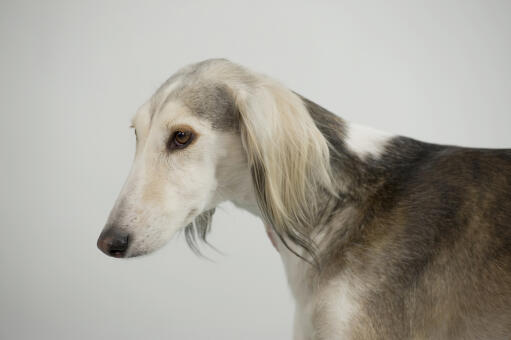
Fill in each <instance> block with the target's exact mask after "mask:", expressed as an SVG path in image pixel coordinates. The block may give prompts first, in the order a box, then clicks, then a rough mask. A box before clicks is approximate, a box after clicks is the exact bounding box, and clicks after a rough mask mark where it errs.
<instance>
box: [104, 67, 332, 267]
mask: <svg viewBox="0 0 511 340" xmlns="http://www.w3.org/2000/svg"><path fill="white" fill-rule="evenodd" d="M132 125H133V128H134V130H135V135H136V138H137V146H136V155H135V160H134V162H133V166H132V169H131V171H130V174H129V176H128V179H127V181H126V183H125V185H124V187H123V189H122V191H121V193H120V195H119V198H118V199H117V202H116V203H115V205H114V207H113V209H112V211H111V213H110V216H109V219H108V221H107V224H106V226H105V228H104V230H103V232H102V233H101V235H100V237H99V239H98V247H99V248H100V249H101V250H102V251H103V252H105V253H106V254H108V255H111V256H115V257H130V256H137V255H141V254H145V253H149V252H152V251H154V250H156V249H158V248H160V247H161V246H162V245H164V244H165V243H166V242H167V241H168V240H169V239H170V238H171V237H172V236H173V235H174V234H175V233H176V231H178V230H180V229H182V228H186V234H187V236H188V237H187V239H188V240H193V239H194V237H195V235H197V236H198V237H199V238H205V235H206V233H207V231H208V230H209V225H210V222H211V217H212V214H213V211H214V208H215V207H216V206H217V205H218V204H219V203H221V202H222V201H225V200H231V201H233V202H234V203H235V204H237V205H239V206H241V207H244V208H246V209H248V210H249V211H252V212H254V213H256V214H260V215H261V217H262V218H263V219H264V220H265V221H266V222H267V223H269V224H270V225H272V226H273V227H274V228H275V231H276V232H277V234H278V235H279V236H280V237H286V238H287V239H289V240H291V241H292V242H295V243H298V244H299V245H300V244H301V243H304V244H305V243H306V242H307V236H306V228H307V227H308V226H309V224H310V223H311V219H312V215H313V214H314V211H313V210H314V209H315V200H314V193H315V191H316V190H317V188H318V185H320V186H321V187H323V188H325V187H326V188H329V187H330V178H331V177H330V165H329V149H328V146H327V142H326V140H325V138H324V137H323V135H322V134H321V133H320V131H319V130H318V128H317V127H316V125H315V124H314V122H313V120H312V118H311V117H310V115H309V113H308V112H307V109H306V107H305V105H304V104H303V102H302V100H301V99H300V98H299V97H298V96H297V95H296V94H294V93H293V92H291V91H289V90H287V89H286V88H284V87H283V86H281V85H280V84H278V83H277V82H275V81H273V80H270V79H268V78H266V77H264V76H260V75H257V74H255V73H252V72H249V71H248V70H246V69H245V68H243V67H241V66H239V65H236V64H233V63H231V62H229V61H227V60H208V61H205V62H202V63H199V64H194V65H191V66H188V67H185V68H183V69H182V70H180V71H179V72H178V73H176V74H175V75H174V76H172V77H171V78H170V79H169V80H168V81H167V82H166V83H165V84H163V85H162V86H161V87H160V89H158V91H157V92H156V93H155V94H154V96H153V97H152V98H151V99H150V100H149V101H148V102H147V103H146V104H144V105H143V106H142V107H141V108H140V109H139V110H138V112H137V114H136V115H135V117H134V118H133V124H132Z"/></svg>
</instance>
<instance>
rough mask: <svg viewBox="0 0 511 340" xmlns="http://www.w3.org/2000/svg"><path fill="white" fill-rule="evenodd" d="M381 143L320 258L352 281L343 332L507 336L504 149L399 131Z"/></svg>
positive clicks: (510, 278) (510, 314) (509, 217)
mask: <svg viewBox="0 0 511 340" xmlns="http://www.w3.org/2000/svg"><path fill="white" fill-rule="evenodd" d="M388 150H389V151H388V152H387V153H386V155H384V156H383V157H382V159H381V160H379V161H377V162H375V163H374V164H373V168H374V169H375V170H374V172H375V173H379V174H380V175H381V177H382V178H384V180H383V184H381V186H380V187H379V189H378V190H376V191H375V192H374V193H372V194H371V195H370V196H369V198H368V199H367V200H366V201H365V202H364V203H362V204H361V205H360V206H362V208H360V209H358V213H357V214H354V215H353V216H352V217H351V219H350V222H349V223H350V224H351V226H350V227H351V228H353V229H354V230H357V231H356V232H353V233H352V234H351V235H350V234H346V233H345V232H343V233H342V234H338V235H337V240H336V242H337V244H336V243H335V242H334V243H332V244H331V245H330V247H329V250H328V251H329V252H330V253H335V254H336V255H335V256H333V255H331V257H330V259H329V260H327V262H326V264H325V268H326V271H325V272H326V273H335V272H336V270H335V268H341V267H342V268H345V269H347V270H348V271H349V272H350V273H352V276H353V277H355V278H356V282H357V284H358V285H359V286H358V288H355V289H359V292H360V293H359V294H357V300H358V301H357V305H358V306H360V309H359V311H358V312H357V313H356V314H355V315H354V317H353V318H352V319H351V320H350V329H351V330H350V333H351V335H352V337H353V338H382V339H402V338H406V339H410V338H411V339H510V338H511V150H484V149H469V148H458V147H449V146H446V147H444V146H438V145H431V144H426V143H420V142H416V141H414V140H411V139H407V138H401V137H400V138H397V139H396V140H394V141H393V142H392V143H391V145H390V146H389V148H388ZM407 158H408V159H407ZM378 169H379V170H378ZM376 177H378V176H376ZM333 249H337V250H338V251H337V252H336V251H333ZM339 249H341V251H339ZM340 259H342V260H340ZM339 261H341V263H339ZM326 275H331V274H326ZM325 279H326V281H328V280H329V279H330V280H331V279H332V278H325Z"/></svg>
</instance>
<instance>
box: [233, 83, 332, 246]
mask: <svg viewBox="0 0 511 340" xmlns="http://www.w3.org/2000/svg"><path fill="white" fill-rule="evenodd" d="M235 100H236V104H237V107H238V110H239V113H240V132H241V138H242V142H243V146H244V148H245V151H246V153H247V156H248V162H249V167H250V169H251V173H252V177H253V183H254V188H255V192H256V196H257V200H258V204H259V207H260V209H261V212H262V214H263V218H264V219H265V222H266V223H268V224H270V225H271V226H273V228H274V229H275V231H276V233H277V234H278V236H279V237H280V238H281V239H282V240H283V241H284V243H285V242H286V239H288V240H291V241H292V242H293V243H295V244H297V245H298V246H300V247H302V248H304V249H305V250H307V251H309V253H312V252H313V251H314V249H312V248H313V247H314V244H313V243H312V242H311V240H310V231H311V230H312V227H314V223H315V222H316V219H317V212H318V204H317V199H318V194H319V191H320V190H326V191H327V192H328V191H330V192H331V193H332V194H334V195H335V193H334V192H333V191H334V189H333V188H332V180H331V168H330V155H329V148H328V143H327V140H326V139H325V137H324V136H323V135H322V134H321V132H320V131H319V129H318V128H317V127H316V125H315V123H314V121H313V120H312V118H311V116H310V114H309V112H308V111H307V109H306V107H305V105H304V103H303V102H302V100H301V99H300V98H299V97H298V96H297V95H296V94H295V93H293V92H291V91H290V90H288V89H287V88H285V87H284V86H282V85H280V84H279V83H277V82H275V81H273V80H271V79H268V78H264V77H261V78H259V79H258V81H257V84H254V86H253V87H252V86H251V87H250V88H248V89H247V88H245V89H242V90H240V91H238V93H236V94H235ZM286 245H287V244H286Z"/></svg>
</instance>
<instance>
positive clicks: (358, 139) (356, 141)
mask: <svg viewBox="0 0 511 340" xmlns="http://www.w3.org/2000/svg"><path fill="white" fill-rule="evenodd" d="M392 137H393V135H392V134H389V133H387V132H382V131H379V130H376V129H373V128H370V127H366V126H362V125H358V124H353V123H349V124H348V132H347V137H346V140H345V142H346V145H347V146H348V148H349V149H350V150H351V151H352V152H353V153H355V154H356V155H358V156H359V157H360V158H362V159H363V158H366V157H368V156H372V157H375V158H377V157H379V156H380V155H381V154H382V153H383V152H384V150H385V145H386V144H387V142H388V141H389V140H390V139H391V138H392Z"/></svg>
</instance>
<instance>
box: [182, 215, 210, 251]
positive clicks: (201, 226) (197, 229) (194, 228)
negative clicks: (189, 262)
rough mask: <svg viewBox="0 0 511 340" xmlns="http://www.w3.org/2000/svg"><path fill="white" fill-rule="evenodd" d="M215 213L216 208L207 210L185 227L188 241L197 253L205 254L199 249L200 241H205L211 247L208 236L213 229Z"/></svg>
mask: <svg viewBox="0 0 511 340" xmlns="http://www.w3.org/2000/svg"><path fill="white" fill-rule="evenodd" d="M214 213H215V209H211V210H207V211H205V212H203V213H202V214H200V215H199V216H197V217H196V218H195V219H194V220H193V222H192V223H190V224H188V225H187V226H186V227H185V229H184V234H185V239H186V243H188V246H189V247H190V249H191V250H192V251H193V252H194V253H195V254H197V255H199V256H203V255H202V252H201V251H200V249H199V242H203V243H205V244H207V245H209V246H210V247H212V248H214V247H213V246H211V244H209V243H208V240H207V236H208V233H209V232H210V230H211V222H212V221H213V214H214Z"/></svg>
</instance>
